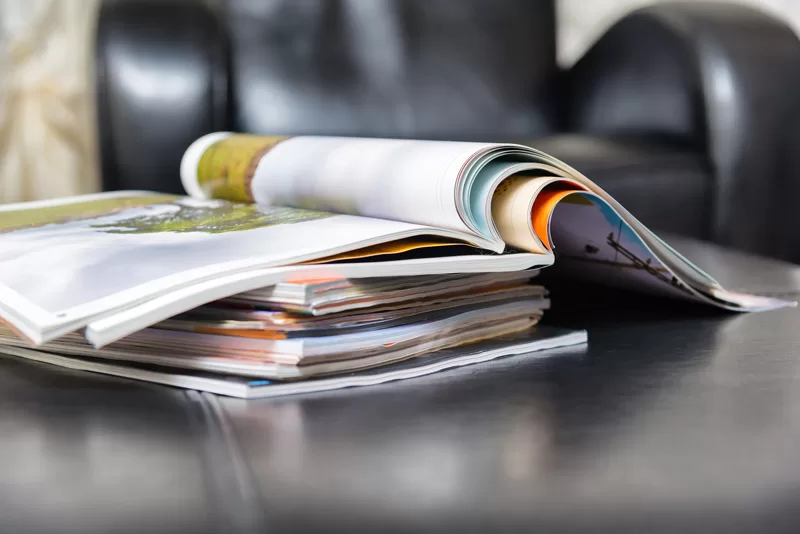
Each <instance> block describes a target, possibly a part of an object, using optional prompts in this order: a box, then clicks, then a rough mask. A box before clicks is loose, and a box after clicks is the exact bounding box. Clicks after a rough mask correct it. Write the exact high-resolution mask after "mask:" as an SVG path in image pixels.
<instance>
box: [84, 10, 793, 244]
mask: <svg viewBox="0 0 800 534" xmlns="http://www.w3.org/2000/svg"><path fill="white" fill-rule="evenodd" d="M554 12H555V9H554V4H553V1H552V0H505V1H503V2H496V1H494V0H439V1H437V2H430V1H427V0H390V1H386V2H371V1H364V0H307V1H304V2H297V1H296V0H221V1H220V2H219V3H217V4H216V5H215V6H214V7H211V6H209V5H208V4H206V3H201V2H199V1H188V0H187V1H180V0H138V1H135V0H117V1H107V2H105V3H104V4H103V6H102V9H101V14H100V20H99V23H98V29H97V94H98V118H99V132H100V143H101V153H102V167H103V180H104V185H105V187H106V188H107V189H123V188H125V189H129V188H137V189H154V190H162V191H179V190H180V185H179V179H178V163H179V160H180V157H181V154H182V153H183V150H184V149H185V148H186V147H187V146H188V144H189V143H190V142H191V141H192V140H194V139H195V138H197V137H199V136H200V135H202V134H204V133H207V132H209V131H214V130H223V129H230V130H237V131H247V132H257V133H272V134H323V135H326V134H327V135H362V136H384V137H416V138H438V139H442V138H445V139H463V140H486V141H518V142H528V143H530V144H532V145H534V146H536V147H537V148H541V149H543V150H545V151H548V152H551V153H552V154H554V155H556V156H558V157H561V158H563V159H565V160H566V161H567V162H569V163H571V164H572V165H573V166H575V167H577V168H578V169H580V170H581V171H583V172H584V173H586V174H587V175H588V176H589V177H591V178H592V179H594V180H595V181H597V182H598V183H599V184H600V185H602V186H603V187H605V188H607V189H608V190H609V192H610V193H611V194H613V195H615V196H616V197H617V198H618V199H619V200H620V202H622V203H623V204H624V205H626V207H628V208H629V209H630V210H631V211H632V212H633V213H634V214H635V215H636V216H637V217H639V218H640V219H641V220H642V221H643V222H644V223H645V224H648V225H650V226H651V227H652V228H654V229H656V230H662V231H670V232H675V233H680V234H684V235H689V236H693V237H698V238H702V239H708V240H712V241H715V242H718V243H722V244H726V245H732V246H735V247H739V248H743V249H747V250H751V251H756V252H760V253H765V254H773V255H775V254H782V255H784V256H785V250H784V249H785V247H783V246H781V245H779V242H782V241H785V239H783V238H781V237H779V236H778V235H777V232H779V231H780V230H779V229H780V228H782V227H785V226H779V224H778V222H777V219H776V213H777V212H778V211H779V207H780V205H781V204H780V203H781V194H780V191H779V190H778V189H777V188H776V186H775V184H776V183H778V181H779V180H781V179H783V178H781V175H782V174H783V172H782V164H781V163H780V161H782V160H781V158H782V157H783V156H782V153H780V150H781V149H780V146H781V142H780V141H781V140H783V139H784V138H785V137H786V136H787V135H788V132H789V131H790V128H791V124H790V123H789V122H788V121H787V120H786V117H787V115H788V114H789V113H790V112H791V110H792V109H794V106H795V105H796V104H795V103H794V100H795V99H796V95H800V41H798V39H797V37H796V36H795V35H794V33H793V32H792V31H791V30H790V29H789V28H788V27H787V26H786V25H785V24H784V23H782V22H780V21H778V20H776V19H774V18H772V17H770V16H767V15H765V14H763V13H761V12H759V11H756V10H753V9H750V8H745V7H742V6H736V5H726V4H707V3H704V2H697V3H691V4H690V3H685V4H659V5H655V6H652V7H647V8H644V9H641V10H639V11H636V12H634V13H632V14H630V15H629V16H627V17H625V18H624V19H623V20H621V21H620V22H618V23H617V24H616V25H615V26H614V27H613V28H612V29H611V30H609V31H608V32H607V33H606V35H605V36H603V37H602V38H601V39H600V40H599V42H598V43H597V44H596V45H595V46H594V47H593V48H592V49H591V50H590V51H589V52H588V53H587V54H586V55H585V56H584V58H582V59H581V60H580V61H579V62H578V63H577V64H576V65H575V66H574V67H573V68H571V69H569V70H567V71H563V70H560V69H559V68H558V67H557V65H556V63H555V14H554ZM785 231H791V229H790V228H787V229H786V230H785Z"/></svg>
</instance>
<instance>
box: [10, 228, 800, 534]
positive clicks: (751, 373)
mask: <svg viewBox="0 0 800 534" xmlns="http://www.w3.org/2000/svg"><path fill="white" fill-rule="evenodd" d="M678 248H679V249H680V250H682V251H685V252H686V253H687V255H689V257H691V258H692V259H694V260H696V261H697V262H698V263H699V264H700V265H701V266H703V267H705V268H707V269H709V270H710V271H711V272H712V273H713V274H714V275H715V276H717V278H718V279H719V280H720V281H721V282H723V283H724V284H726V285H728V286H731V287H736V288H740V289H752V290H754V291H760V292H770V293H775V294H785V295H789V296H793V295H798V290H800V267H794V266H789V265H787V264H781V263H777V262H770V261H766V260H762V259H759V258H753V257H749V256H745V255H741V254H737V253H734V252H730V251H726V250H723V249H718V248H714V247H710V246H707V245H702V244H698V243H693V242H679V243H678ZM553 302H554V309H553V310H552V312H551V313H550V314H549V316H548V322H550V323H552V324H558V325H563V326H568V327H578V328H586V329H587V330H588V331H589V336H590V338H589V339H590V342H589V345H588V347H583V348H573V349H569V350H562V351H560V352H558V353H557V354H550V355H548V357H546V358H542V357H541V355H532V356H530V357H518V358H509V359H505V360H500V361H497V362H493V363H491V364H487V365H479V366H473V367H469V368H464V369H459V370H455V371H452V372H446V373H441V374H439V375H434V376H430V377H424V378H419V379H414V380H408V381H405V382H398V383H394V384H386V385H383V386H378V387H370V388H360V389H353V390H344V391H338V392H332V393H322V394H315V395H309V396H301V397H287V398H284V399H279V400H268V401H242V400H238V399H230V398H224V397H216V396H213V395H209V394H200V393H197V392H187V391H182V390H177V389H171V388H166V387H159V386H155V385H149V384H142V383H137V382H134V381H128V380H123V379H116V378H109V377H103V376H100V375H93V374H88V373H80V372H76V371H70V370H64V369H59V368H55V367H51V366H47V365H45V364H37V363H33V362H27V361H18V360H14V359H11V358H7V357H4V358H2V359H0V473H2V475H0V532H42V533H44V532H81V533H91V532H103V533H105V532H112V531H113V532H117V533H121V532H131V533H137V534H138V533H144V532H226V533H231V534H238V533H246V532H265V531H269V532H307V531H315V530H325V531H341V532H354V531H362V530H364V531H374V530H380V531H382V532H440V531H441V532H457V531H459V530H461V531H467V532H486V531H493V532H500V531H509V532H515V531H521V530H524V531H528V532H571V531H591V532H609V533H626V532H636V533H641V532H644V531H647V532H649V533H652V532H681V533H687V532H704V533H705V532H720V533H726V534H731V533H738V532H800V508H798V505H800V462H798V457H799V456H800V354H799V353H798V347H800V311H799V310H797V309H786V310H780V311H775V312H768V313H760V314H749V315H731V314H724V313H718V312H713V311H709V310H707V309H704V308H699V307H694V306H686V305H678V304H675V303H671V302H669V301H664V300H660V299H652V298H645V297H639V296H635V295H627V294H625V293H620V292H614V291H609V290H604V289H601V288H597V287H592V286H574V285H571V284H570V285H566V284H559V283H556V284H555V285H554V287H553Z"/></svg>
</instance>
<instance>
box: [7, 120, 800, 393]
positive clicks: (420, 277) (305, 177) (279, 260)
mask: <svg viewBox="0 0 800 534" xmlns="http://www.w3.org/2000/svg"><path fill="white" fill-rule="evenodd" d="M181 176H182V179H183V183H184V186H185V188H186V191H187V192H188V193H189V195H188V196H175V195H164V194H159V193H149V192H140V191H128V192H115V193H103V194H98V195H88V196H81V197H72V198H67V199H60V200H55V201H43V202H32V203H25V204H16V205H8V206H2V207H0V317H1V318H2V319H3V323H2V325H1V326H0V353H3V354H7V355H10V356H14V357H22V358H26V359H29V360H35V361H39V362H44V363H48V364H54V365H60V366H63V367H68V368H72V369H78V370H85V371H93V372H97V373H105V374H111V375H117V376H122V377H128V378H135V379H140V380H148V381H152V382H158V383H163V384H169V385H174V386H181V387H187V388H194V389H201V390H206V391H211V392H215V393H221V394H227V395H234V396H240V397H264V396H274V395H282V394H287V393H298V392H307V391H319V390H325V389H335V388H341V387H347V386H358V385H369V384H375V383H381V382H386V381H390V380H397V379H401V378H411V377H414V376H419V375H423V374H429V373H432V372H435V371H441V370H444V369H448V368H452V367H456V366H460V365H466V364H472V363H477V362H483V361H488V360H491V359H494V358H498V357H502V356H510V355H522V354H532V353H537V351H545V352H538V353H537V354H538V355H542V354H548V352H546V350H547V349H554V348H558V347H565V346H570V345H579V344H582V343H586V341H587V335H586V333H585V332H583V331H565V330H560V329H556V328H553V327H547V326H542V325H538V323H539V321H540V319H541V318H542V314H543V312H544V310H546V309H547V307H548V305H549V301H548V298H547V292H546V290H545V289H544V288H543V287H542V286H540V285H538V284H536V275H537V273H538V271H539V269H541V268H545V267H547V268H550V269H553V270H554V271H555V273H556V274H557V275H560V276H574V277H579V278H584V279H588V280H593V281H596V282H600V283H603V284H606V285H609V284H610V285H617V286H623V287H626V288H629V289H635V290H640V291H644V292H648V293H651V294H654V295H660V296H664V297H668V298H673V299H682V300H686V301H692V302H696V303H703V304H709V305H713V306H717V307H721V308H724V309H728V310H733V311H757V310H767V309H773V308H776V307H781V306H786V305H790V304H791V303H787V302H785V301H781V300H777V299H771V298H766V297H759V296H755V295H748V294H742V293H735V292H731V291H728V290H726V289H724V288H722V287H721V286H720V285H719V284H718V283H717V282H715V281H714V280H713V279H712V278H711V277H710V276H709V275H707V274H706V273H704V272H703V271H701V270H700V269H698V268H697V267H696V266H694V265H693V264H691V263H690V262H689V261H688V260H686V259H685V258H683V257H682V256H680V255H679V254H678V253H677V252H675V251H674V250H673V249H672V248H670V247H669V245H667V244H666V243H664V242H663V241H662V240H660V239H659V238H658V237H657V236H655V235H654V234H653V233H652V232H650V231H649V230H648V229H647V228H645V227H644V226H642V225H641V223H639V222H638V221H637V220H636V219H635V218H634V217H633V216H632V215H631V214H630V213H628V212H627V211H626V210H625V209H624V208H623V207H622V206H620V205H619V203H617V202H616V201H615V200H614V199H613V198H611V197H610V196H609V195H608V194H607V193H605V192H604V191H603V190H602V189H600V188H599V187H597V185H595V184H594V183H592V182H591V181H590V180H589V179H588V178H586V177H584V176H582V175H581V174H580V173H578V172H577V171H575V170H574V169H571V168H570V167H568V166H567V165H566V164H564V163H562V162H560V161H558V160H556V159H555V158H552V157H550V156H548V155H546V154H543V153H541V152H538V151H536V150H534V149H531V148H527V147H522V146H518V145H496V144H480V143H447V142H432V141H408V140H386V139H343V138H320V137H295V138H287V137H258V136H247V135H232V134H227V133H219V134H211V135H208V136H204V137H203V138H201V139H199V140H197V141H196V142H195V143H194V144H193V145H192V146H191V147H189V149H188V150H187V152H186V154H185V155H184V159H183V162H182V167H181ZM551 266H552V267H551Z"/></svg>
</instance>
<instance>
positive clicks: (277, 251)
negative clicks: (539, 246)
mask: <svg viewBox="0 0 800 534" xmlns="http://www.w3.org/2000/svg"><path fill="white" fill-rule="evenodd" d="M418 236H434V237H438V238H443V239H449V240H455V239H459V238H461V239H468V240H471V241H472V242H473V244H475V245H477V246H487V247H491V246H492V245H491V243H487V242H485V241H483V240H481V239H480V238H474V237H471V236H469V235H466V234H457V233H456V232H453V231H449V230H442V229H436V228H427V227H423V226H419V225H415V224H408V223H402V222H396V221H389V220H379V219H369V218H364V217H354V216H349V215H336V214H332V213H325V212H320V211H311V210H301V209H295V208H286V207H277V206H272V207H271V206H265V205H255V204H236V203H232V202H227V201H222V200H202V199H196V198H191V197H177V196H172V195H159V194H153V193H141V192H138V193H137V192H121V193H103V194H98V195H88V196H83V197H72V198H67V199H62V200H55V201H43V202H34V203H25V204H15V205H6V206H2V207H0V316H2V318H4V319H6V320H7V321H9V322H10V323H12V324H13V325H14V327H15V328H17V329H18V330H20V331H21V332H22V333H23V334H24V335H26V336H28V337H29V338H31V339H33V340H34V341H39V340H41V339H42V337H43V336H44V337H47V334H46V332H48V331H51V330H52V331H55V330H57V329H58V328H68V329H69V328H71V329H77V328H80V327H81V326H85V325H86V324H87V321H88V319H89V318H92V317H97V316H99V315H102V314H103V313H106V312H108V311H110V310H114V309H119V308H122V307H127V306H130V305H132V304H137V303H141V302H143V301H146V300H147V299H149V298H153V297H155V296H158V295H161V294H164V293H168V292H173V291H175V290H177V289H179V288H182V287H186V286H190V285H192V284H195V283H199V282H202V281H204V280H210V279H214V278H216V277H219V276H220V275H226V274H233V273H237V272H244V271H248V270H253V269H259V268H266V267H273V266H282V265H291V264H295V263H298V262H304V261H309V260H313V259H316V258H320V257H325V256H331V255H334V254H341V253H344V252H348V251H352V250H354V249H358V248H361V247H364V246H372V245H378V244H381V243H386V242H389V241H393V240H397V239H407V238H411V237H418Z"/></svg>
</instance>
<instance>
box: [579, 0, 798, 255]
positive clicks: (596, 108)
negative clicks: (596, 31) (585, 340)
mask: <svg viewBox="0 0 800 534" xmlns="http://www.w3.org/2000/svg"><path fill="white" fill-rule="evenodd" d="M567 77H568V83H569V87H570V91H571V102H570V105H571V110H570V121H571V123H572V126H573V128H574V129H575V130H577V131H579V132H587V133H593V134H604V135H626V134H636V135H641V134H649V135H657V136H669V137H671V138H673V139H676V140H679V141H681V142H685V143H686V144H687V145H689V146H694V147H696V148H697V149H698V150H702V151H704V152H705V153H706V155H707V157H708V159H709V162H710V164H711V166H712V168H713V171H714V178H715V184H714V199H713V203H714V209H713V213H712V217H711V219H712V223H711V225H712V227H711V236H712V238H713V239H714V240H715V241H718V242H721V243H724V244H728V245H733V246H739V247H744V248H747V249H749V250H754V251H760V252H765V253H768V252H769V250H768V248H769V246H768V244H766V243H765V242H764V236H765V235H768V231H769V226H770V223H771V222H772V221H771V219H770V211H771V207H772V206H773V204H774V201H775V198H774V197H775V194H776V193H777V191H776V188H775V178H776V177H777V175H778V174H779V173H780V172H781V169H780V168H779V163H778V157H777V156H778V155H777V153H776V151H777V150H778V144H779V143H778V141H779V140H780V139H781V138H782V137H783V136H784V135H785V130H786V128H787V121H786V120H785V116H786V114H787V113H788V111H789V110H790V109H791V107H792V105H793V101H794V100H796V99H798V98H800V96H798V95H800V41H798V39H797V37H796V36H795V34H794V32H792V30H791V29H790V28H789V27H788V26H787V25H786V24H784V23H783V22H781V21H779V20H777V19H775V18H772V17H770V16H768V15H766V14H764V13H762V12H759V11H756V10H754V9H751V8H747V7H744V6H738V5H730V4H714V3H705V2H696V3H688V2H687V3H674V4H673V3H664V4H658V5H654V6H650V7H646V8H643V9H641V10H638V11H635V12H634V13H632V14H630V15H628V16H627V17H625V18H623V19H622V20H621V21H620V22H618V23H617V24H616V25H615V26H613V27H612V28H611V29H610V30H609V31H608V32H607V33H606V34H605V35H604V36H603V37H602V38H601V39H600V40H599V41H598V42H597V44H596V45H595V46H594V47H593V48H592V49H591V50H590V51H589V52H588V53H587V54H586V55H585V56H584V57H583V58H582V59H581V60H580V61H579V62H578V63H577V64H576V65H575V66H574V67H573V68H572V70H571V71H570V72H569V73H568V75H567Z"/></svg>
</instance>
